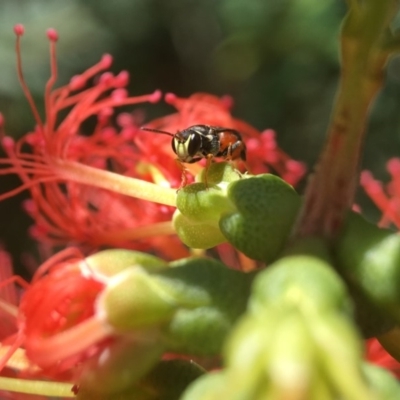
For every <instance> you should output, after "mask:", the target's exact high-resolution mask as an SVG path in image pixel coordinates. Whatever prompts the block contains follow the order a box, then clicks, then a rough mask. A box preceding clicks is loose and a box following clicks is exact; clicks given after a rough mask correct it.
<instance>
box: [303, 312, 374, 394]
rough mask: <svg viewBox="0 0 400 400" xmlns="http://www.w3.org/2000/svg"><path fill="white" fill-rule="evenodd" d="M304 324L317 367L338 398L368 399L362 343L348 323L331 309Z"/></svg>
mask: <svg viewBox="0 0 400 400" xmlns="http://www.w3.org/2000/svg"><path fill="white" fill-rule="evenodd" d="M307 323H308V327H309V329H310V332H311V334H312V337H313V341H314V343H315V345H316V346H317V348H318V360H319V362H318V365H320V366H321V368H322V370H323V371H324V372H325V373H324V375H325V376H326V377H327V379H329V381H330V383H331V385H333V387H334V390H335V392H336V393H337V394H338V395H339V396H340V398H343V399H355V400H363V399H370V398H372V393H371V391H370V389H369V387H368V384H367V382H366V380H365V378H364V376H363V375H362V373H361V363H362V356H363V349H362V341H361V338H360V336H359V334H358V332H357V330H356V328H355V326H353V324H352V322H351V320H350V319H349V318H348V317H347V316H345V315H343V314H339V313H337V312H335V311H333V310H332V311H331V312H329V311H328V312H326V313H323V314H319V315H318V316H317V315H316V316H315V317H314V318H310V319H309V320H308V321H307Z"/></svg>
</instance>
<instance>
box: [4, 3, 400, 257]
mask: <svg viewBox="0 0 400 400" xmlns="http://www.w3.org/2000/svg"><path fill="white" fill-rule="evenodd" d="M345 11H346V6H345V1H344V0H325V1H321V0H113V1H109V0H68V1H66V0H19V1H15V0H2V1H0V71H1V75H0V111H1V112H2V113H3V114H4V116H5V118H6V132H7V134H9V135H13V136H15V137H19V136H21V135H23V134H24V133H25V132H27V131H29V130H31V129H32V127H33V125H34V121H33V118H32V115H31V112H30V110H29V107H28V105H27V103H26V101H25V99H24V97H23V94H22V90H21V88H20V85H19V83H18V81H17V78H16V72H15V52H14V46H15V38H14V34H13V29H12V28H13V25H14V24H15V23H23V24H24V25H25V29H26V31H25V35H24V38H23V43H22V46H23V63H24V71H25V76H26V79H27V81H28V84H29V86H30V88H31V90H32V92H33V94H34V97H35V99H36V101H37V102H38V103H40V102H42V94H43V88H44V84H45V82H46V79H47V77H48V75H49V56H48V42H47V38H46V36H45V31H46V29H47V28H49V27H54V28H56V29H57V30H58V32H59V36H60V39H59V42H58V62H59V71H60V77H59V82H60V83H65V82H67V81H68V80H69V79H70V77H71V76H73V75H74V74H76V73H79V72H81V71H83V70H84V69H86V68H87V67H89V66H91V65H92V64H94V63H95V62H97V60H99V58H100V57H101V55H102V54H103V53H111V54H112V55H113V56H114V60H115V62H114V66H113V70H114V71H115V72H118V71H119V70H121V69H126V70H128V71H129V72H130V73H131V84H130V92H131V94H142V93H149V92H152V91H153V90H155V89H161V90H162V91H163V92H174V93H176V94H177V95H179V96H183V97H185V96H189V95H190V94H192V93H194V92H199V91H201V92H210V93H214V94H216V95H224V94H229V95H232V96H233V97H234V99H235V107H234V110H233V113H234V115H235V116H236V117H238V118H241V119H244V120H246V121H247V122H249V123H250V124H252V125H254V126H256V127H257V128H259V129H266V128H273V129H275V130H276V131H277V133H278V141H279V144H280V146H281V147H282V148H283V149H284V150H285V151H286V152H287V153H289V154H290V155H291V156H292V157H293V158H295V159H299V160H303V161H305V162H306V163H307V164H308V165H309V166H310V167H311V166H312V165H313V164H314V163H315V161H316V159H317V157H318V153H319V151H320V149H321V146H322V143H323V140H324V137H325V130H326V127H327V124H328V121H329V114H330V108H331V106H332V102H333V99H334V93H335V90H336V86H337V81H338V74H339V62H338V41H337V35H338V30H339V26H340V21H341V20H342V18H343V16H344V14H345ZM399 106H400V61H399V59H394V60H393V61H392V62H391V64H390V65H389V68H388V82H387V86H386V88H385V90H384V91H383V93H382V94H381V95H380V97H379V99H378V102H377V104H376V106H375V108H374V111H373V113H372V116H371V121H370V126H369V135H368V138H367V141H366V143H365V157H364V165H363V167H364V168H368V169H371V170H372V171H373V172H374V173H375V174H376V175H377V176H379V177H380V178H382V179H386V178H387V175H386V173H385V162H386V160H387V159H388V158H389V157H392V156H396V155H398V154H399V149H400V113H399V111H398V109H399ZM171 111H172V108H171V107H169V106H167V105H165V104H162V103H161V104H158V105H155V106H152V107H151V109H149V110H148V116H149V118H153V117H156V116H161V115H164V114H166V113H169V112H171ZM17 184H18V181H17V179H16V178H14V177H7V178H4V177H1V181H0V191H1V192H3V191H5V190H8V189H9V188H11V187H15V186H16V185H17ZM23 198H24V196H23V195H21V196H18V197H14V198H12V199H9V200H7V201H4V202H2V203H0V218H1V225H0V240H1V241H2V242H3V243H4V244H5V246H6V248H7V249H8V250H10V251H11V252H12V253H13V255H14V261H15V263H16V264H19V263H20V261H21V260H20V256H21V254H22V253H23V252H32V251H33V247H34V246H33V244H32V243H31V242H30V241H29V239H28V237H27V234H26V228H27V226H29V218H28V217H26V216H25V215H24V214H23V212H22V210H21V207H20V203H21V200H22V199H23ZM359 202H360V203H361V204H362V206H363V208H364V209H365V210H366V211H367V212H368V213H369V214H371V216H372V217H376V216H377V213H376V211H375V212H374V209H373V207H371V204H370V203H369V202H368V201H367V200H366V199H365V198H362V197H360V199H359Z"/></svg>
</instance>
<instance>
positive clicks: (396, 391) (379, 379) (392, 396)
mask: <svg viewBox="0 0 400 400" xmlns="http://www.w3.org/2000/svg"><path fill="white" fill-rule="evenodd" d="M363 372H364V374H365V375H366V377H367V380H368V382H369V384H370V386H371V389H372V391H373V393H374V395H375V397H374V398H377V399H380V400H396V399H400V386H399V382H398V381H397V379H396V378H395V377H394V376H393V375H392V374H391V373H390V372H389V371H387V370H386V369H384V368H380V367H378V366H377V365H372V364H369V363H364V364H363Z"/></svg>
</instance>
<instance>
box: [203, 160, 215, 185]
mask: <svg viewBox="0 0 400 400" xmlns="http://www.w3.org/2000/svg"><path fill="white" fill-rule="evenodd" d="M213 158H214V156H213V155H212V154H207V161H206V166H205V168H204V184H205V185H206V189H208V182H207V175H208V170H209V169H210V165H211V162H212V159H213Z"/></svg>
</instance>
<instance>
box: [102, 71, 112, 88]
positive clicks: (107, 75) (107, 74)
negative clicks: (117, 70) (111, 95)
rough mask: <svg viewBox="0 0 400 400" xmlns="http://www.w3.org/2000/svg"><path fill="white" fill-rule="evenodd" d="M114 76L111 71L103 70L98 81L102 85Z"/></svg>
mask: <svg viewBox="0 0 400 400" xmlns="http://www.w3.org/2000/svg"><path fill="white" fill-rule="evenodd" d="M113 78H114V76H113V74H112V73H111V72H104V74H101V75H100V79H99V83H100V84H102V85H107V84H109V83H110V82H111V81H112V80H113Z"/></svg>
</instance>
